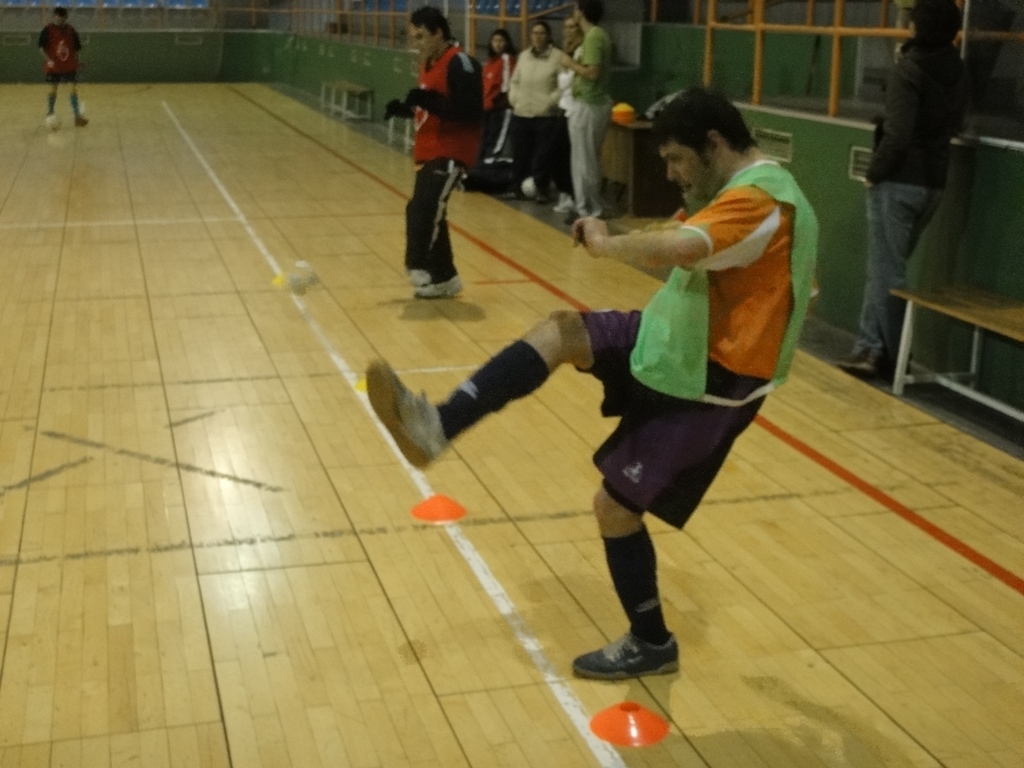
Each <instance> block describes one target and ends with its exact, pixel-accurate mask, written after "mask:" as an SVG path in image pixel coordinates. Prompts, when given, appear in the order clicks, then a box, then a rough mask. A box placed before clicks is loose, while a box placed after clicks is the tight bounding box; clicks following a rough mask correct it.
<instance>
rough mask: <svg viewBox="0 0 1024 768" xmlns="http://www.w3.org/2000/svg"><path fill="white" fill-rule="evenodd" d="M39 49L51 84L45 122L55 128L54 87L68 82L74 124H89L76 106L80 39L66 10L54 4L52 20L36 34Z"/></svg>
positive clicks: (55, 88)
mask: <svg viewBox="0 0 1024 768" xmlns="http://www.w3.org/2000/svg"><path fill="white" fill-rule="evenodd" d="M39 50H40V52H42V54H43V59H44V61H45V62H46V64H45V65H44V70H45V72H46V82H48V83H49V84H50V95H49V97H48V98H47V102H46V124H47V125H48V126H49V127H51V128H56V127H57V118H56V115H54V113H53V108H54V106H55V105H56V103H57V86H58V85H59V84H60V83H71V110H72V112H74V113H75V125H77V126H80V127H81V126H84V125H88V123H89V121H88V120H87V119H85V117H83V116H82V110H81V108H80V107H79V105H78V52H79V51H80V50H82V41H81V40H80V39H79V38H78V33H77V32H76V31H75V28H74V27H72V26H71V25H70V24H68V9H67V8H62V7H61V6H59V5H58V6H57V7H56V8H54V9H53V21H52V22H50V23H49V24H47V25H46V26H45V27H43V31H42V32H40V33H39Z"/></svg>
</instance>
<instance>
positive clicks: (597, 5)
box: [576, 0, 604, 24]
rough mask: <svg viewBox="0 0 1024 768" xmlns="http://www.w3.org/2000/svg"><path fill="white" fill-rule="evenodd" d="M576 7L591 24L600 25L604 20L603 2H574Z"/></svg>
mask: <svg viewBox="0 0 1024 768" xmlns="http://www.w3.org/2000/svg"><path fill="white" fill-rule="evenodd" d="M576 7H577V8H579V9H580V13H582V14H583V18H585V19H586V20H587V21H589V22H590V23H591V24H600V23H601V19H603V18H604V0H576Z"/></svg>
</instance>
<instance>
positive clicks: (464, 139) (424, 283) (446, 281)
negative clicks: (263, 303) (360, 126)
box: [384, 6, 483, 299]
mask: <svg viewBox="0 0 1024 768" xmlns="http://www.w3.org/2000/svg"><path fill="white" fill-rule="evenodd" d="M409 40H410V41H411V43H412V45H413V47H414V48H416V50H417V51H418V52H419V56H420V74H419V86H418V87H416V88H413V89H412V90H411V91H409V93H408V94H407V95H406V97H405V99H404V100H399V99H393V100H392V101H390V102H388V105H387V108H386V109H385V110H384V118H385V119H388V118H390V117H393V116H398V117H410V118H413V119H414V121H415V125H416V144H415V147H414V149H413V160H414V161H415V163H416V184H415V186H414V188H413V193H412V198H410V200H409V203H408V205H407V206H406V208H405V227H406V245H405V269H406V272H407V273H408V274H409V281H410V282H411V283H412V285H413V287H414V288H415V295H416V298H419V299H439V298H450V297H452V296H455V295H456V294H458V293H459V292H460V291H461V290H462V281H461V280H459V275H458V272H457V271H456V270H455V261H454V257H453V255H452V244H451V240H450V238H449V236H448V219H447V209H448V198H449V197H450V196H451V193H452V190H453V189H454V188H455V185H456V184H457V183H458V182H459V180H460V179H461V178H462V176H463V174H464V173H465V172H466V169H467V168H469V167H470V166H472V165H473V163H474V162H476V158H477V154H478V152H479V149H480V134H481V130H482V120H483V79H482V76H481V68H480V63H479V62H478V61H477V60H476V59H474V58H473V57H472V56H470V55H469V54H467V53H466V52H465V51H463V50H462V49H461V48H460V47H459V45H458V43H456V42H455V41H454V40H453V39H452V34H451V30H450V29H449V27H448V20H447V19H446V18H445V17H444V14H443V13H441V11H439V10H438V9H437V8H432V7H430V6H427V7H424V8H420V9H418V10H416V11H415V12H413V14H412V16H410V17H409Z"/></svg>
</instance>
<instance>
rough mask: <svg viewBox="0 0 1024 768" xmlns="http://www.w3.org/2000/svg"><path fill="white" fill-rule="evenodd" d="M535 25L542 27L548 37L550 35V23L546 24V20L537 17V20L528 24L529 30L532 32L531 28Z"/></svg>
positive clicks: (535, 26)
mask: <svg viewBox="0 0 1024 768" xmlns="http://www.w3.org/2000/svg"><path fill="white" fill-rule="evenodd" d="M537 27H544V31H545V32H547V33H548V37H551V25H550V24H548V23H547V22H546V21H542V20H540V19H538V20H537V21H535V22H533V24H531V25H530V31H531V32H533V30H534V29H535V28H537Z"/></svg>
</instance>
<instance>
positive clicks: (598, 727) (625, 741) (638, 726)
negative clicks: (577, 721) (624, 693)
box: [590, 701, 668, 747]
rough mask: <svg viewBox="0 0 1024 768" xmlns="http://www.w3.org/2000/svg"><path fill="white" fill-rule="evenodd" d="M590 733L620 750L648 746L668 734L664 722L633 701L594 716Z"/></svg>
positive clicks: (666, 725) (666, 724) (617, 705)
mask: <svg viewBox="0 0 1024 768" xmlns="http://www.w3.org/2000/svg"><path fill="white" fill-rule="evenodd" d="M590 730H592V731H593V732H594V733H595V734H596V735H597V736H598V737H599V738H602V739H604V740H605V741H608V742H611V743H612V744H618V745H619V746H622V747H648V746H650V745H651V744H657V743H658V742H659V741H661V740H662V739H664V738H665V736H666V735H668V723H667V722H666V721H665V720H664V719H662V718H661V717H659V716H658V715H656V714H654V713H653V712H651V710H649V709H645V708H644V707H641V706H640V705H639V704H637V703H636V702H635V701H624V702H622V703H621V704H616V705H615V706H614V707H608V709H604V710H602V711H600V712H598V713H597V714H596V715H594V717H593V719H592V720H591V721H590Z"/></svg>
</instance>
